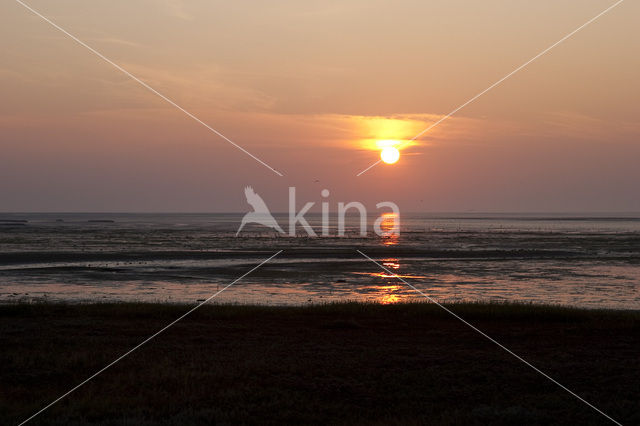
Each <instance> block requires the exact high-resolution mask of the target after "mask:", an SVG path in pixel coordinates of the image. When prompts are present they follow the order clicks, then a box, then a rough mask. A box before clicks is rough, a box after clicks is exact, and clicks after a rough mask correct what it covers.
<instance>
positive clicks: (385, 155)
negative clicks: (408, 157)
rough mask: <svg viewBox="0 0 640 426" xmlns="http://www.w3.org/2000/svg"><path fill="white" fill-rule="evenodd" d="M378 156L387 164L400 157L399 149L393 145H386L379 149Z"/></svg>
mask: <svg viewBox="0 0 640 426" xmlns="http://www.w3.org/2000/svg"><path fill="white" fill-rule="evenodd" d="M380 158H381V159H382V161H384V162H385V163H387V164H393V163H395V162H397V161H398V159H399V158H400V151H398V148H396V147H393V146H387V147H385V148H383V149H382V151H380Z"/></svg>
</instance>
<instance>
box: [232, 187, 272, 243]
mask: <svg viewBox="0 0 640 426" xmlns="http://www.w3.org/2000/svg"><path fill="white" fill-rule="evenodd" d="M244 195H245V197H246V198H247V203H249V205H250V206H251V207H253V211H252V212H249V213H247V214H245V215H244V217H243V218H242V223H241V224H240V228H238V232H236V237H237V236H238V234H239V233H240V231H242V228H243V227H244V225H246V224H247V223H258V224H260V225H264V226H267V227H269V228H273V229H275V230H277V231H278V232H280V233H281V234H284V231H283V230H282V228H280V225H278V222H276V220H275V219H274V218H273V216H272V215H271V212H270V211H269V208H268V207H267V205H266V204H265V202H264V200H263V199H262V198H261V197H260V196H259V195H258V194H256V193H255V191H254V190H253V188H252V187H250V186H247V187H246V188H245V189H244Z"/></svg>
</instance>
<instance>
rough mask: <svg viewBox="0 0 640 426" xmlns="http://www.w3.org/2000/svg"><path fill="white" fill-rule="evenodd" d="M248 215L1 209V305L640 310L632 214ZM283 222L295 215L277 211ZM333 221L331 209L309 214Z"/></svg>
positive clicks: (639, 237) (636, 222) (639, 257)
mask: <svg viewBox="0 0 640 426" xmlns="http://www.w3.org/2000/svg"><path fill="white" fill-rule="evenodd" d="M242 216H243V214H97V213H96V214H0V303H9V302H12V301H19V300H21V301H25V300H26V301H37V300H66V301H112V300H137V301H169V302H196V301H198V300H202V299H205V298H207V297H209V296H210V295H211V294H213V293H214V292H216V291H217V290H218V289H220V288H222V287H223V286H225V285H227V284H228V283H230V282H231V281H233V280H234V279H236V278H237V277H239V276H240V275H242V274H244V273H245V272H246V271H248V270H249V269H251V268H252V267H253V266H255V265H256V264H258V263H260V262H261V261H262V260H264V259H266V258H268V257H269V256H270V255H271V254H273V253H275V252H276V251H278V250H284V251H283V253H282V254H281V255H280V256H278V257H277V258H275V259H274V260H273V261H271V262H269V263H268V264H266V265H264V266H263V267H261V268H260V269H258V270H257V271H255V272H254V273H252V274H251V275H249V276H247V277H246V278H245V279H243V280H242V281H240V282H238V283H236V284H235V285H233V286H232V287H230V288H229V289H228V290H226V291H224V292H223V293H221V294H220V295H219V296H218V297H216V299H214V302H222V303H261V304H273V305H286V304H306V303H322V302H329V301H337V300H367V301H377V302H380V303H394V302H398V301H403V300H413V299H416V300H417V299H420V298H422V296H420V295H418V294H416V293H415V291H413V290H412V289H411V288H410V287H408V286H407V285H406V284H404V283H402V282H400V281H399V280H398V279H397V278H395V277H394V276H393V275H392V274H389V273H387V272H385V271H383V270H381V269H380V268H379V267H378V266H376V265H375V264H373V263H371V262H370V261H369V260H366V259H364V258H363V257H362V256H361V255H360V254H358V253H357V252H356V251H355V250H356V249H358V250H361V251H362V252H364V253H366V254H367V255H369V256H371V257H373V258H375V259H379V260H380V261H381V263H383V264H384V265H385V266H386V267H387V268H389V269H390V270H392V271H393V272H394V273H395V274H398V275H400V276H402V277H403V279H405V280H406V281H408V282H410V283H411V284H412V285H414V286H415V287H417V288H420V289H421V290H422V291H424V292H425V293H427V294H429V295H430V296H432V297H433V298H435V299H437V300H439V301H460V300H519V301H531V302H535V303H560V304H567V305H575V306H582V307H593V308H596V307H606V308H621V309H640V218H639V216H633V215H600V216H589V217H586V216H580V215H539V214H538V215H506V214H505V215H496V214H491V215H482V214H447V215H445V214H405V215H403V216H402V218H401V219H402V220H401V230H400V234H399V235H393V234H389V235H387V236H384V237H380V236H377V235H375V234H374V233H373V232H371V230H372V222H373V220H374V219H375V217H372V218H370V224H369V231H370V232H369V233H370V235H369V236H368V237H360V236H359V235H358V233H357V231H358V229H357V228H356V223H355V218H350V219H349V220H348V222H347V225H348V227H347V235H346V236H345V237H337V236H335V234H336V230H335V229H332V234H333V236H330V237H323V238H308V237H304V236H298V237H283V236H280V235H278V234H276V233H275V232H272V231H269V230H267V229H266V228H261V227H257V226H248V227H247V228H246V229H245V230H244V231H243V232H242V233H241V234H240V236H239V237H237V238H236V237H235V232H236V229H237V227H238V225H239V224H240V220H241V218H242ZM276 219H277V220H278V221H279V222H280V223H281V224H282V225H284V224H285V223H286V217H285V216H282V215H276ZM309 219H310V223H311V225H312V226H314V227H316V229H319V228H320V223H321V222H320V220H321V218H320V216H318V215H310V216H309Z"/></svg>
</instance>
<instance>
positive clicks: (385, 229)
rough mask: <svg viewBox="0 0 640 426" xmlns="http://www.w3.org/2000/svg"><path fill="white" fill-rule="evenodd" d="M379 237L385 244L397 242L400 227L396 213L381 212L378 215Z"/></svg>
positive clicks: (390, 244)
mask: <svg viewBox="0 0 640 426" xmlns="http://www.w3.org/2000/svg"><path fill="white" fill-rule="evenodd" d="M379 220H380V231H381V234H382V235H380V237H381V238H382V244H384V245H385V246H393V245H396V244H398V240H399V239H400V229H399V224H398V220H399V217H398V214H396V213H383V214H382V215H381V216H380V219H379Z"/></svg>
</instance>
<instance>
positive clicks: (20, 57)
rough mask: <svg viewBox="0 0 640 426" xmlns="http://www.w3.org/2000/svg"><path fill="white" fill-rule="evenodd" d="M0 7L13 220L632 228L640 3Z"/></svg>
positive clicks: (3, 117)
mask: <svg viewBox="0 0 640 426" xmlns="http://www.w3.org/2000/svg"><path fill="white" fill-rule="evenodd" d="M27 3H28V4H29V5H30V6H32V7H33V8H35V9H36V10H38V11H39V12H40V13H42V14H43V15H45V16H47V17H48V18H49V19H51V20H52V21H54V22H55V23H56V24H58V25H60V26H61V27H62V28H64V29H66V30H67V31H68V32H70V33H72V34H74V35H75V36H76V37H78V38H79V39H80V40H82V41H83V42H85V43H86V44H88V45H90V46H92V47H93V48H94V49H96V50H97V51H99V52H101V53H102V54H103V55H104V56H106V57H107V58H109V59H110V60H112V61H113V62H115V63H117V64H119V65H120V66H122V67H123V68H125V69H126V70H127V71H129V72H130V73H132V74H134V75H135V76H137V77H138V78H140V79H141V80H143V81H144V82H146V83H147V84H149V85H150V86H152V87H153V88H154V89H156V90H157V91H159V92H160V93H162V94H163V95H165V96H167V97H168V98H170V99H172V100H173V101H174V102H175V103H176V104H178V105H180V106H181V107H182V108H184V109H185V110H188V111H189V112H191V113H192V114H194V115H195V116H197V117H198V118H199V119H201V120H202V121H203V122H206V123H207V124H208V125H210V126H211V127H213V128H214V129H216V130H217V131H219V132H221V133H222V134H224V135H225V136H226V137H228V138H229V139H231V140H233V141H234V142H235V143H237V144H238V145H240V146H242V147H243V148H244V149H246V150H247V151H249V152H250V153H251V154H252V155H254V156H256V157H258V158H260V159H261V160H262V161H264V162H266V163H267V164H269V165H270V166H271V167H273V168H274V169H276V170H278V171H279V172H281V173H282V174H283V176H278V175H277V174H275V173H274V172H273V171H272V170H270V169H269V168H267V167H265V166H263V165H262V164H260V163H258V162H257V161H255V160H254V159H253V158H251V157H250V156H248V155H247V154H246V153H244V152H242V151H240V150H239V149H237V148H236V147H234V146H233V145H231V144H230V143H229V142H227V141H225V140H223V139H221V138H220V137H219V136H217V135H215V134H214V133H213V132H211V131H210V130H208V129H206V128H205V127H203V126H202V125H201V124H199V123H197V122H195V121H194V120H193V119H192V118H190V117H188V116H186V115H185V114H184V113H183V112H181V111H179V110H178V109H176V108H175V107H173V106H171V105H169V104H168V103H167V102H165V101H164V100H162V99H161V98H160V97H158V96H157V95H155V94H153V93H151V92H149V91H148V90H146V89H145V88H143V87H142V86H140V85H139V84H137V83H136V82H135V81H133V80H132V79H131V78H129V77H127V76H126V75H124V74H123V73H121V72H120V71H118V70H117V69H115V68H114V67H113V66H111V65H109V64H108V63H106V62H105V61H103V60H102V59H100V58H99V57H97V56H96V55H95V54H93V53H91V52H90V51H89V50H87V49H86V48H85V47H82V46H80V45H78V44H77V43H75V42H74V41H73V40H72V39H70V38H69V37H67V36H66V35H64V34H63V33H61V32H60V31H58V30H56V29H55V28H53V27H52V26H51V25H49V24H47V23H46V22H45V21H43V20H42V19H41V18H39V17H37V16H35V15H34V14H33V13H31V12H29V11H28V10H27V9H25V8H24V7H23V6H21V5H20V4H19V3H17V2H14V1H6V2H2V4H0V21H1V22H2V25H0V99H2V102H0V211H4V212H29V211H30V212H35V211H55V212H78V211H90V212H108V211H109V212H244V211H247V210H248V209H249V206H248V205H247V204H246V200H245V198H244V191H243V189H244V187H245V186H248V185H250V186H252V187H253V188H254V189H255V191H256V192H257V193H259V194H260V195H261V196H262V198H264V200H265V201H266V202H267V204H268V205H269V207H270V208H271V209H272V210H273V211H287V208H288V187H290V186H295V187H296V188H297V195H298V204H299V206H300V205H301V204H304V203H305V202H307V201H312V202H313V201H315V202H316V206H318V205H319V203H320V202H321V201H324V199H323V198H321V196H320V191H321V190H322V189H328V190H329V191H330V196H329V198H328V199H327V200H328V201H329V202H330V203H332V204H331V206H332V208H335V207H336V206H337V203H338V202H340V201H342V202H349V201H360V202H362V203H363V204H365V205H366V206H367V207H369V208H371V209H372V211H375V204H376V203H378V202H381V201H393V202H395V203H397V204H398V205H399V206H400V208H401V210H402V211H407V212H408V211H411V212H419V211H425V212H454V211H455V212H466V211H479V212H525V211H526V212H639V211H640V196H639V191H638V183H639V182H640V167H638V159H639V158H640V140H639V139H640V138H639V137H640V123H639V122H638V111H640V107H639V105H640V82H639V81H638V75H640V55H638V52H639V51H640V32H639V31H638V27H637V24H638V22H639V18H640V3H638V2H635V1H632V0H627V1H625V2H623V3H621V4H620V5H619V6H617V7H616V8H614V9H613V10H611V11H610V12H609V13H607V14H605V15H604V16H602V17H600V18H599V19H598V20H596V21H595V22H593V23H592V24H591V25H589V26H588V27H586V28H584V29H583V30H581V31H580V32H578V33H576V34H575V35H573V36H572V37H571V38H569V39H568V40H566V41H564V42H563V43H561V44H560V45H558V46H557V47H556V48H554V49H553V50H551V51H550V52H548V53H546V54H545V55H543V56H542V57H540V58H539V59H537V60H536V61H535V62H533V63H531V64H529V65H528V66H527V67H525V68H524V69H522V70H521V71H519V72H518V73H516V74H514V75H513V76H512V77H510V78H509V79H507V80H505V81H504V82H503V83H501V84H500V85H498V86H496V87H495V88H493V89H492V90H490V91H489V92H487V93H486V94H484V95H482V96H481V97H479V98H478V99H476V100H475V101H473V102H472V103H470V104H469V105H468V106H466V107H465V108H463V109H461V110H460V111H458V112H457V113H456V114H455V115H453V116H452V117H450V118H448V119H446V120H445V121H443V122H442V123H440V124H438V125H437V126H436V127H434V128H433V129H431V130H429V131H428V132H426V133H425V134H424V135H423V136H422V137H420V138H418V139H417V140H416V141H414V142H412V143H407V144H406V145H403V148H402V149H401V158H400V161H399V162H398V163H396V164H395V165H384V164H380V165H377V166H376V167H374V168H372V169H370V170H369V171H367V172H366V173H364V174H362V175H361V176H356V175H357V174H358V173H359V172H361V171H362V170H363V169H365V168H366V167H368V166H370V165H371V164H372V163H374V162H375V161H377V160H378V158H379V151H378V150H377V148H376V141H378V140H387V139H391V140H400V141H403V140H405V141H406V140H408V139H411V138H412V137H414V136H415V135H416V134H418V133H420V132H421V131H422V130H424V129H425V128H427V127H428V126H429V125H430V124H433V123H434V122H436V121H437V120H439V119H441V118H443V117H444V116H446V115H447V114H448V113H449V112H450V111H452V110H453V109H455V108H456V107H458V106H459V105H461V104H463V103H464V102H466V101H467V100H469V99H471V98H472V97H473V96H475V95H476V94H477V93H479V92H481V91H482V90H484V89H486V88H487V87H489V86H490V85H491V84H492V83H494V82H496V81H497V80H499V79H500V78H502V77H503V76H505V75H506V74H508V73H509V72H511V71H513V70H514V69H515V68H517V67H518V66H520V65H521V64H523V63H524V62H526V61H528V60H529V59H531V58H532V57H534V56H535V55H537V54H538V53H539V52H541V51H542V50H544V49H545V48H547V47H548V46H550V45H552V44H553V43H555V42H556V41H558V40H560V39H561V38H562V37H564V36H565V35H567V34H568V33H570V32H571V31H573V30H574V29H576V28H577V27H579V26H580V25H582V24H583V23H585V22H586V21H588V20H589V19H591V18H592V17H594V16H596V15H597V14H599V13H600V12H601V11H603V10H604V9H606V8H607V7H608V6H610V5H612V4H613V3H615V1H611V0H607V1H605V0H581V1H576V0H573V1H568V0H557V1H541V2H530V1H523V0H514V1H498V0H488V1H483V2H477V1H471V0H466V1H462V0H448V1H445V0H442V1H405V0H397V1H376V0H367V1H355V0H354V1H351V0H349V1H322V2H316V1H312V2H299V1H273V2H260V1H247V2H221V1H195V0H194V1H186V0H185V1H180V0H164V1H160V0H154V1H151V0H129V1H121V2H106V1H105V2H86V1H82V0H61V1H56V2H47V1H43V0H27Z"/></svg>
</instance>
